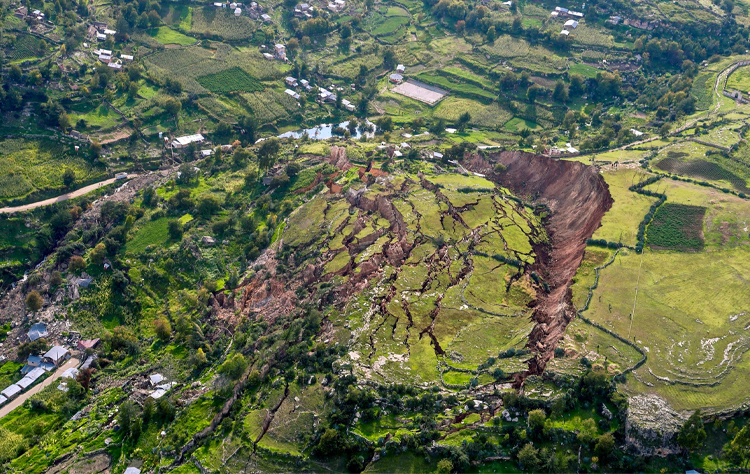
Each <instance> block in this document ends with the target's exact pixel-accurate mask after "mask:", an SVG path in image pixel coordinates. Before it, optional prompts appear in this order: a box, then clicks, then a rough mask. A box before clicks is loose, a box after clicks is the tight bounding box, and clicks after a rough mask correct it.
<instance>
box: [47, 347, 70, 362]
mask: <svg viewBox="0 0 750 474" xmlns="http://www.w3.org/2000/svg"><path fill="white" fill-rule="evenodd" d="M68 359H70V351H68V350H67V349H66V348H64V347H62V346H55V347H53V348H52V349H50V350H48V351H47V352H46V353H45V354H44V355H43V356H42V361H43V362H49V363H52V364H54V365H56V366H59V365H60V364H62V363H63V362H65V361H66V360H68Z"/></svg>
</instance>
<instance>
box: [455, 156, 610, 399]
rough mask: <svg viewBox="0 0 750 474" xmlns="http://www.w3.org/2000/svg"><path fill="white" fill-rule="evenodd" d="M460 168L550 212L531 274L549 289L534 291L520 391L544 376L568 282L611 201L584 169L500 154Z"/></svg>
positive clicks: (568, 307) (564, 311)
mask: <svg viewBox="0 0 750 474" xmlns="http://www.w3.org/2000/svg"><path fill="white" fill-rule="evenodd" d="M498 163H500V164H502V165H503V166H505V170H504V171H498V172H496V171H495V165H496V164H498ZM464 166H466V168H468V169H470V170H471V171H474V172H478V173H482V174H484V175H486V177H487V178H488V179H490V180H491V181H493V182H495V183H497V184H499V185H501V186H504V187H506V188H508V189H510V190H511V191H513V192H514V193H515V194H518V195H519V196H526V197H528V198H529V199H531V200H532V201H533V202H535V203H538V204H544V205H546V206H547V207H548V208H549V210H550V215H549V216H548V217H547V219H546V222H545V227H546V228H547V233H548V235H549V239H550V241H549V243H547V244H538V245H537V248H535V251H536V255H537V259H536V262H535V263H534V265H533V268H532V270H533V271H535V272H536V273H537V274H539V275H540V276H541V277H542V278H543V279H544V281H545V282H546V283H547V284H548V285H549V292H546V291H544V290H539V291H538V297H537V305H536V307H535V308H534V313H533V315H532V318H533V320H534V322H535V323H536V325H535V326H534V329H533V330H532V332H531V334H530V335H529V342H528V347H529V348H530V349H531V350H532V352H533V354H534V357H533V358H532V359H531V360H530V361H529V368H528V370H527V372H526V373H522V374H519V375H518V377H517V378H516V383H517V385H519V386H520V385H522V384H523V381H524V380H525V378H526V376H528V375H540V374H541V373H542V372H543V371H544V368H545V367H546V365H547V362H549V360H550V359H551V358H552V357H553V355H554V350H555V348H556V347H557V344H558V342H559V341H560V339H561V338H562V336H563V334H564V332H565V328H566V327H567V325H568V323H570V321H571V320H572V319H573V317H574V316H575V308H574V306H573V303H572V301H571V290H570V287H571V285H572V283H573V276H574V275H575V273H576V271H577V270H578V267H579V265H580V264H581V260H582V259H583V253H584V250H585V248H586V239H588V238H590V237H591V236H592V235H593V233H594V231H596V229H597V228H599V226H600V225H601V220H602V216H604V213H606V212H607V211H608V210H609V209H610V208H611V207H612V203H613V202H614V201H613V199H612V196H611V195H610V193H609V188H608V186H607V184H606V182H605V181H604V179H603V178H602V177H601V175H600V174H599V173H598V172H597V170H596V169H595V168H594V167H592V166H587V165H584V164H583V163H578V162H574V161H562V160H553V159H550V158H546V157H543V156H539V155H534V154H531V153H523V152H513V151H504V152H500V153H493V154H490V155H489V157H488V158H483V157H481V156H479V155H472V156H471V157H469V158H468V159H465V160H464Z"/></svg>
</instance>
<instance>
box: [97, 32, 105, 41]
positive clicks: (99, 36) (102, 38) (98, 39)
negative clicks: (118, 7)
mask: <svg viewBox="0 0 750 474" xmlns="http://www.w3.org/2000/svg"><path fill="white" fill-rule="evenodd" d="M96 40H97V41H107V35H105V34H103V33H97V34H96Z"/></svg>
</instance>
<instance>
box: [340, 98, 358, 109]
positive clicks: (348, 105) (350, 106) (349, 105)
mask: <svg viewBox="0 0 750 474" xmlns="http://www.w3.org/2000/svg"><path fill="white" fill-rule="evenodd" d="M341 105H342V106H343V107H344V108H345V109H346V110H348V111H349V112H354V109H355V108H356V107H354V104H352V103H351V102H349V101H348V100H346V99H342V100H341Z"/></svg>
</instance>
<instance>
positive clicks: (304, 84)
mask: <svg viewBox="0 0 750 474" xmlns="http://www.w3.org/2000/svg"><path fill="white" fill-rule="evenodd" d="M299 83H300V84H301V85H302V87H304V88H305V90H307V91H308V92H309V91H310V90H312V86H311V85H310V81H308V80H307V79H300V80H299Z"/></svg>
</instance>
